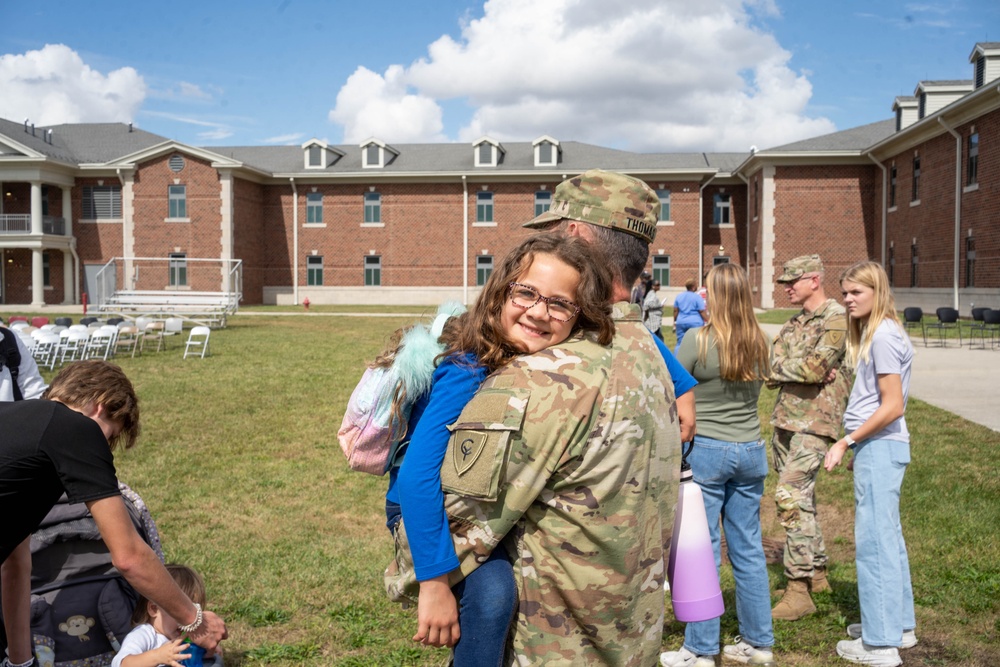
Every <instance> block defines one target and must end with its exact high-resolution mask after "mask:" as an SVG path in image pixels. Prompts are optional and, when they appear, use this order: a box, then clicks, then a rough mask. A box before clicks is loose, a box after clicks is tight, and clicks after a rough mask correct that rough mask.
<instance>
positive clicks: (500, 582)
mask: <svg viewBox="0 0 1000 667" xmlns="http://www.w3.org/2000/svg"><path fill="white" fill-rule="evenodd" d="M385 515H386V526H387V527H388V528H389V532H391V533H393V534H395V531H396V527H397V526H398V525H399V521H400V518H402V511H401V510H400V507H399V504H398V503H394V502H392V501H389V500H387V501H385ZM451 591H452V592H453V593H454V594H455V599H456V600H458V626H459V629H460V630H461V632H462V637H461V639H459V640H458V643H457V644H455V648H454V649H453V654H452V658H453V659H454V666H455V667H500V666H501V665H503V664H504V661H503V655H504V648H505V647H506V644H507V632H508V631H509V629H510V624H511V622H512V621H513V620H514V612H516V611H517V591H516V589H515V587H514V568H513V566H512V565H511V563H510V560H508V558H507V551H506V550H505V549H504V548H503V546H500V547H498V548H497V549H496V550H494V551H493V553H492V554H490V557H489V558H488V559H487V560H486V562H484V563H483V564H482V565H480V566H479V567H478V568H476V569H475V570H473V571H472V573H471V574H469V576H467V577H466V578H465V579H463V580H462V581H460V582H458V583H457V584H455V585H454V586H452V587H451Z"/></svg>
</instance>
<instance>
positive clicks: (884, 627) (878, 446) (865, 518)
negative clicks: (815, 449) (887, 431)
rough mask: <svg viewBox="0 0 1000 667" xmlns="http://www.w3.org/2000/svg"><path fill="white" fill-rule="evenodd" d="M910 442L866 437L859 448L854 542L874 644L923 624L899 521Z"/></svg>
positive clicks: (867, 634) (864, 629)
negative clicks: (917, 613)
mask: <svg viewBox="0 0 1000 667" xmlns="http://www.w3.org/2000/svg"><path fill="white" fill-rule="evenodd" d="M909 463H910V444H909V443H907V442H900V441H898V440H864V441H862V442H859V443H858V444H857V446H856V447H855V449H854V544H855V559H856V561H857V568H858V598H859V599H860V601H861V636H862V638H863V640H864V642H865V643H866V644H869V645H871V646H897V647H898V646H899V645H900V643H901V642H902V639H903V630H912V629H914V628H916V626H917V619H916V616H915V614H914V610H913V585H912V584H911V583H910V560H909V557H908V556H907V555H906V542H904V541H903V528H902V526H901V525H900V523H899V491H900V488H901V487H902V486H903V475H904V474H905V473H906V466H907V465H908V464H909Z"/></svg>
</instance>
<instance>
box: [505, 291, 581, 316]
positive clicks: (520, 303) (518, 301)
mask: <svg viewBox="0 0 1000 667" xmlns="http://www.w3.org/2000/svg"><path fill="white" fill-rule="evenodd" d="M508 287H510V302H511V303H512V304H514V305H515V306H517V307H518V308H523V309H524V310H528V309H529V308H534V307H535V304H537V303H538V302H539V301H544V302H545V310H546V312H547V313H548V314H549V317H551V318H552V319H554V320H556V321H557V322H569V321H570V320H571V319H573V318H574V317H576V316H577V315H578V314H579V313H580V306H578V305H576V304H575V303H573V302H572V301H567V300H565V299H560V298H559V297H555V296H542V295H541V294H539V293H538V290H536V289H535V288H534V287H530V286H528V285H522V284H521V283H510V284H509V285H508Z"/></svg>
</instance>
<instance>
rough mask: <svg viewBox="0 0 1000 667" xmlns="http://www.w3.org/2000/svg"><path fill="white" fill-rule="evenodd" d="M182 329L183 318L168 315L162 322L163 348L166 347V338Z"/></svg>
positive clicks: (179, 332)
mask: <svg viewBox="0 0 1000 667" xmlns="http://www.w3.org/2000/svg"><path fill="white" fill-rule="evenodd" d="M183 331H184V320H183V319H181V318H179V317H168V318H167V319H166V320H165V321H164V322H163V336H164V338H163V349H164V350H165V349H167V338H168V337H169V336H177V335H179V334H181V333H182V332H183Z"/></svg>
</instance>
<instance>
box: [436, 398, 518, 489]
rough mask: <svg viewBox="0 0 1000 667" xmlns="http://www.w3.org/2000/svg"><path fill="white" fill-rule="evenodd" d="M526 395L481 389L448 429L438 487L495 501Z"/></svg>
mask: <svg viewBox="0 0 1000 667" xmlns="http://www.w3.org/2000/svg"><path fill="white" fill-rule="evenodd" d="M528 396H529V393H528V392H518V394H517V395H514V394H512V393H510V392H509V391H495V392H494V391H490V390H488V389H487V390H482V391H480V392H479V393H478V394H476V396H475V397H474V398H473V399H472V400H471V401H469V404H468V405H466V406H465V409H464V410H462V414H461V415H459V417H458V421H456V422H455V423H454V424H452V425H451V426H449V427H448V430H450V431H451V438H450V439H449V440H448V451H447V453H446V454H445V459H444V465H443V466H442V467H441V487H442V488H443V489H444V491H445V492H447V493H455V494H458V495H460V496H466V497H469V498H480V499H483V500H496V499H497V495H498V494H499V490H500V481H501V478H502V475H503V471H504V468H505V465H506V462H507V457H508V455H509V450H510V439H511V437H512V436H513V435H514V434H515V433H517V432H518V431H520V430H521V425H522V424H523V423H524V412H525V408H526V407H527V405H528Z"/></svg>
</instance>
